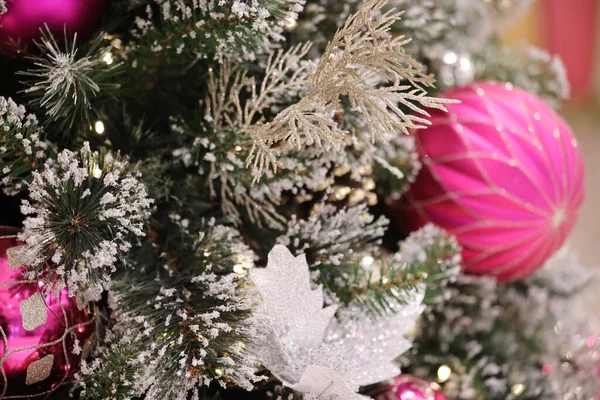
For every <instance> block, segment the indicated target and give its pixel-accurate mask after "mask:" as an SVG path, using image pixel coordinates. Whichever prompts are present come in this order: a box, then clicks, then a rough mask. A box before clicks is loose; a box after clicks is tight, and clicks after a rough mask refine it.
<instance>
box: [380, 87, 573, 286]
mask: <svg viewBox="0 0 600 400" xmlns="http://www.w3.org/2000/svg"><path fill="white" fill-rule="evenodd" d="M442 96H443V97H447V98H451V99H457V100H460V103H459V104H451V105H450V106H449V107H448V113H445V112H441V111H439V112H438V111H437V110H433V111H432V112H431V117H430V118H429V120H430V122H431V126H429V127H428V128H427V129H422V130H418V131H416V132H414V135H415V138H416V144H417V148H418V151H419V154H420V157H421V160H422V163H423V170H422V171H421V172H420V174H419V176H418V177H417V180H416V181H415V182H414V183H413V184H412V185H411V187H410V189H409V191H408V193H407V195H406V196H405V199H406V200H405V201H404V202H403V203H400V202H398V201H396V202H393V201H391V203H390V206H391V208H392V211H393V212H394V214H395V215H398V216H399V217H398V219H397V221H396V223H398V224H399V225H403V227H404V228H406V227H408V228H410V230H415V229H417V228H419V227H420V226H422V225H423V224H425V223H427V222H432V223H434V224H436V225H438V226H440V227H442V228H444V229H446V230H447V231H448V232H449V233H450V234H452V235H455V236H456V238H457V240H458V242H459V243H460V244H461V246H462V247H463V252H462V256H463V259H464V264H465V269H466V271H467V272H469V273H472V274H482V275H491V276H495V277H497V279H498V280H500V281H507V280H518V279H521V278H524V277H527V276H529V275H530V274H532V273H533V272H534V271H535V270H537V269H538V268H540V267H541V266H542V265H543V264H544V262H545V261H546V260H547V259H548V258H549V257H550V256H551V255H552V254H553V253H554V252H555V251H556V250H557V249H558V248H560V247H561V245H562V244H563V243H564V241H565V239H566V238H567V236H568V235H569V233H570V232H571V230H572V229H573V225H574V224H575V221H576V220H577V213H578V210H579V207H580V206H581V203H582V201H583V197H584V188H583V181H584V166H583V157H582V154H581V151H580V149H579V147H578V145H577V142H576V141H575V138H574V137H573V133H572V131H571V129H570V128H569V127H568V126H567V124H566V123H565V122H564V121H563V120H562V119H561V118H560V117H559V116H558V115H557V114H556V113H555V112H554V111H553V110H552V109H551V108H550V107H549V106H548V105H546V104H545V103H544V102H543V101H541V100H540V99H538V98H536V97H534V96H532V95H531V94H529V93H527V92H525V91H523V90H520V89H517V88H515V87H513V86H512V85H511V84H510V83H506V84H493V83H477V84H473V85H471V86H468V87H462V88H456V89H452V90H450V91H448V92H445V93H443V94H442Z"/></svg>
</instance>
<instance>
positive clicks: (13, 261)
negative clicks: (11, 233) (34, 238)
mask: <svg viewBox="0 0 600 400" xmlns="http://www.w3.org/2000/svg"><path fill="white" fill-rule="evenodd" d="M25 248H26V246H25V245H21V246H15V247H11V248H10V249H7V250H6V257H7V259H8V268H11V269H19V268H21V267H22V266H23V265H25V264H26V262H25Z"/></svg>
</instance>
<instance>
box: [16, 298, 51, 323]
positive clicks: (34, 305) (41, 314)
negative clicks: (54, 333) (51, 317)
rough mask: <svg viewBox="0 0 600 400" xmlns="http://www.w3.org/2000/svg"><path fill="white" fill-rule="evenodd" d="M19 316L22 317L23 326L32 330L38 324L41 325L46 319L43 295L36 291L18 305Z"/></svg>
mask: <svg viewBox="0 0 600 400" xmlns="http://www.w3.org/2000/svg"><path fill="white" fill-rule="evenodd" d="M20 309H21V317H22V319H23V328H25V329H26V330H28V331H32V330H34V329H35V328H37V327H38V326H42V325H44V324H45V323H46V321H47V320H48V310H47V307H46V301H45V300H44V296H43V295H42V294H41V293H39V292H37V293H35V294H33V295H32V296H31V297H29V298H28V299H26V300H23V301H22V302H21V305H20Z"/></svg>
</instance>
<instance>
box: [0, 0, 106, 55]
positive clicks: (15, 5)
mask: <svg viewBox="0 0 600 400" xmlns="http://www.w3.org/2000/svg"><path fill="white" fill-rule="evenodd" d="M105 4H106V0H7V1H6V8H7V10H8V11H7V12H6V13H5V14H3V15H1V16H0V49H1V50H2V51H4V52H6V53H12V54H16V53H26V52H28V51H30V50H31V48H32V46H33V40H34V39H37V38H39V37H40V28H44V24H46V25H47V26H48V29H49V30H50V32H51V33H52V34H53V35H54V36H55V37H56V38H57V39H61V38H63V35H64V31H65V28H66V30H67V32H68V33H69V34H73V33H75V32H77V36H78V37H80V38H81V37H85V36H87V35H89V34H90V33H91V32H92V31H93V30H94V29H95V28H96V26H97V25H98V22H99V21H100V17H101V16H102V12H103V11H104V6H105Z"/></svg>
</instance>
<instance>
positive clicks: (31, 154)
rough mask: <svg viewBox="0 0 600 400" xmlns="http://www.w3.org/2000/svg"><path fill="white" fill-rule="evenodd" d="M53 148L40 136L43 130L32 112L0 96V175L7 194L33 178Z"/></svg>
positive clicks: (12, 193)
mask: <svg viewBox="0 0 600 400" xmlns="http://www.w3.org/2000/svg"><path fill="white" fill-rule="evenodd" d="M53 151H54V149H53V147H52V146H51V145H49V143H48V142H46V141H44V140H43V139H42V132H41V129H40V127H39V125H38V121H37V119H36V117H35V115H33V114H28V115H26V111H25V107H23V106H20V105H17V104H16V103H15V102H14V101H12V99H10V98H8V99H6V98H4V97H1V96H0V165H1V168H2V169H1V170H0V178H2V180H1V184H2V189H3V191H4V193H6V194H7V195H12V196H14V195H16V194H18V193H19V192H21V191H22V190H24V189H25V186H26V183H28V182H30V181H31V179H32V175H31V173H32V171H35V170H36V169H38V168H39V167H40V166H41V164H42V163H43V162H44V160H45V159H46V157H47V153H53Z"/></svg>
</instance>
